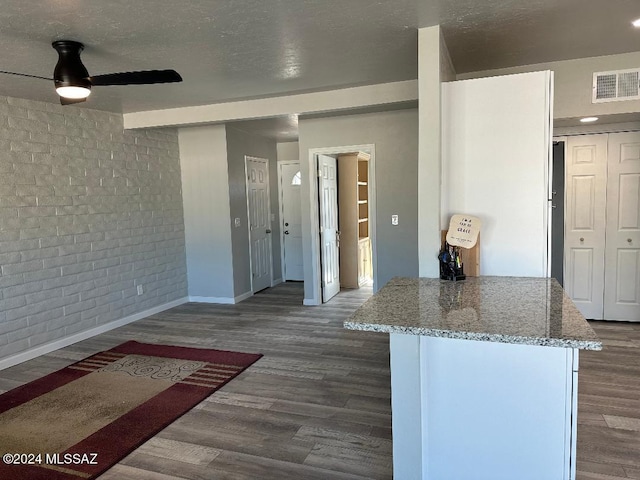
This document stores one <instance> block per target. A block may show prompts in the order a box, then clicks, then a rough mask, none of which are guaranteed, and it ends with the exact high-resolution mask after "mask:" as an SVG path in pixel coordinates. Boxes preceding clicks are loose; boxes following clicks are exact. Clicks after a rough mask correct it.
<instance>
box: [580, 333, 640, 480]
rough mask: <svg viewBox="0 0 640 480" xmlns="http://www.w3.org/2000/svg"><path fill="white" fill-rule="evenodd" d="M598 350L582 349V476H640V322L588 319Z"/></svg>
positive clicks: (598, 479)
mask: <svg viewBox="0 0 640 480" xmlns="http://www.w3.org/2000/svg"><path fill="white" fill-rule="evenodd" d="M589 323H590V324H591V326H592V327H593V329H594V330H595V331H596V333H597V334H598V336H599V337H600V339H601V340H602V341H603V344H604V349H603V350H602V351H600V352H587V351H583V352H580V373H579V375H578V465H577V467H578V475H577V478H578V480H620V479H629V478H633V479H640V323H624V322H593V321H592V322H589Z"/></svg>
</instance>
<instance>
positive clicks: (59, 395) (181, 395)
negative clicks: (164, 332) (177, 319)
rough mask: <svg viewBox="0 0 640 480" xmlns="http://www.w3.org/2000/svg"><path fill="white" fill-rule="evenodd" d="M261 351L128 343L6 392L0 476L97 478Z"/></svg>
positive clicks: (0, 405)
mask: <svg viewBox="0 0 640 480" xmlns="http://www.w3.org/2000/svg"><path fill="white" fill-rule="evenodd" d="M260 357H262V355H260V354H248V353H238V352H228V351H223V350H210V349H201V348H188V347H178V346H169V345H150V344H145V343H139V342H135V341H130V342H126V343H123V344H122V345H119V346H117V347H115V348H112V349H111V350H106V351H104V352H100V353H97V354H95V355H92V356H90V357H87V358H85V359H84V360H81V361H79V362H77V363H75V364H73V365H70V366H68V367H66V368H63V369H62V370H58V371H57V372H54V373H52V374H50V375H47V376H45V377H43V378H40V379H38V380H35V381H33V382H30V383H27V384H26V385H22V386H20V387H18V388H15V389H13V390H11V391H9V392H6V393H4V394H3V395H0V454H2V460H0V478H1V479H7V480H9V479H10V480H79V479H92V478H95V477H97V476H98V475H100V474H101V473H103V472H104V471H106V470H107V469H109V468H110V467H112V466H113V465H114V464H116V463H118V462H119V461H120V460H121V459H122V458H124V457H125V456H126V455H128V454H129V453H130V452H131V451H132V450H134V449H135V448H137V447H139V446H140V445H141V444H142V443H144V442H145V441H146V440H148V439H149V438H151V437H152V436H154V435H155V434H156V433H158V432H159V431H160V430H162V429H163V428H164V427H166V426H167V425H169V424H170V423H172V422H173V421H175V420H176V419H177V418H178V417H180V416H181V415H183V414H185V413H186V412H188V411H189V410H190V409H191V408H193V407H194V406H195V405H197V404H198V403H200V402H201V401H202V400H204V399H205V398H207V397H208V396H209V395H211V394H212V393H213V392H215V391H216V390H218V389H219V388H220V387H222V386H223V385H225V384H226V383H227V382H229V381H230V380H232V379H233V378H234V377H236V376H237V375H239V374H240V373H241V372H242V371H244V370H245V369H246V368H248V367H249V366H250V365H252V364H253V363H254V362H256V361H257V360H258V359H259V358H260Z"/></svg>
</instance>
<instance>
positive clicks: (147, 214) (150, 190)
mask: <svg viewBox="0 0 640 480" xmlns="http://www.w3.org/2000/svg"><path fill="white" fill-rule="evenodd" d="M138 285H143V287H144V293H143V294H142V295H140V296H139V295H138V294H137V286H138ZM186 295H187V280H186V261H185V245H184V220H183V216H182V195H181V184H180V158H179V152H178V136H177V132H176V131H175V130H171V129H169V130H136V131H124V130H123V126H122V116H121V115H117V114H111V113H106V112H98V111H94V110H88V109H82V108H76V107H62V106H59V105H54V104H48V103H42V102H34V101H29V100H23V99H16V98H7V97H0V359H2V358H5V357H8V356H11V355H14V354H16V353H20V352H22V351H24V350H27V349H29V348H34V347H37V346H39V345H43V344H46V343H48V342H51V341H55V340H59V339H62V338H64V337H65V336H68V335H71V334H75V333H79V332H82V331H83V330H88V329H91V328H94V327H97V326H100V325H103V324H105V323H108V322H111V321H114V320H119V319H121V318H124V317H126V316H129V315H133V314H136V313H139V312H141V311H144V310H147V309H150V308H153V307H156V306H158V305H162V304H165V303H168V302H170V301H172V300H176V299H179V298H182V297H185V296H186Z"/></svg>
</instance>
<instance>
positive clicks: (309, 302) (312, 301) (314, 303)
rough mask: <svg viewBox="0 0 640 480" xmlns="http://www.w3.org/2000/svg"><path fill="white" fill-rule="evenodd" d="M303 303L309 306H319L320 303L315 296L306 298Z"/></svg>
mask: <svg viewBox="0 0 640 480" xmlns="http://www.w3.org/2000/svg"><path fill="white" fill-rule="evenodd" d="M302 305H305V306H307V307H317V306H318V305H320V304H319V303H318V301H317V300H316V299H315V298H305V299H304V300H302Z"/></svg>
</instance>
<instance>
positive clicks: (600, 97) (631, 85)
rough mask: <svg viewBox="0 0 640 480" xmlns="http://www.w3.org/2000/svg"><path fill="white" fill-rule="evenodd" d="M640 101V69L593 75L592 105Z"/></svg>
mask: <svg viewBox="0 0 640 480" xmlns="http://www.w3.org/2000/svg"><path fill="white" fill-rule="evenodd" d="M639 99H640V68H634V69H631V70H617V71H614V72H596V73H594V74H593V97H592V100H591V103H602V102H619V101H622V100H639Z"/></svg>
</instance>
